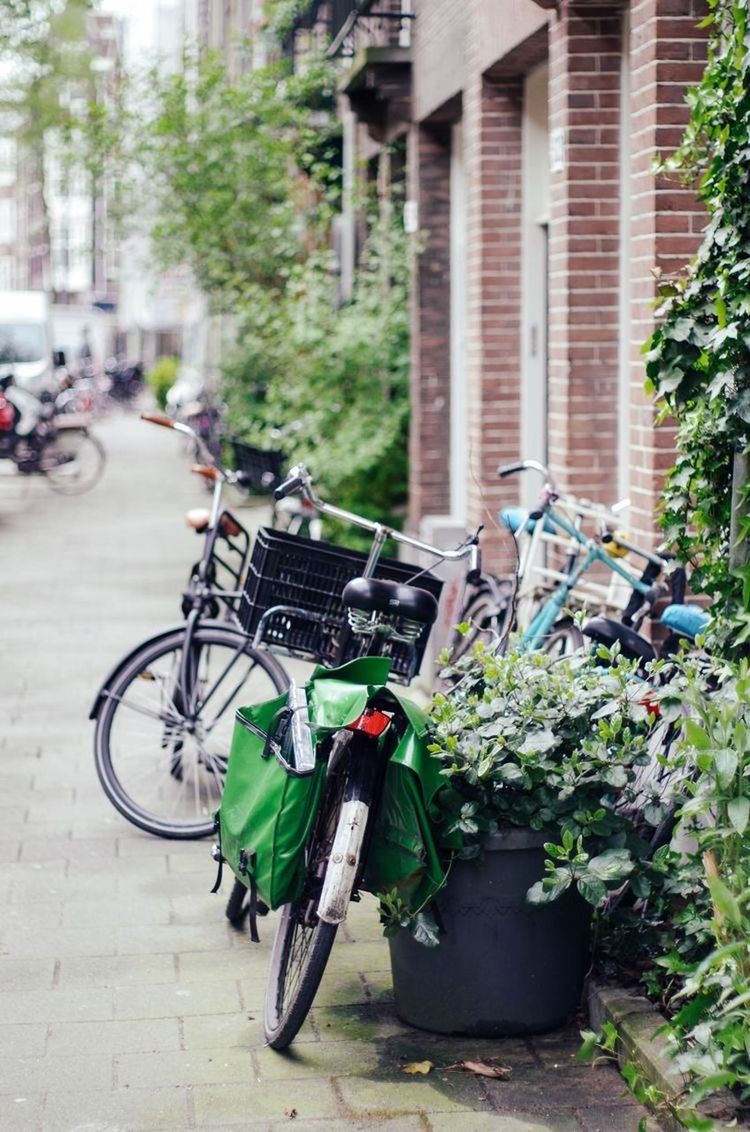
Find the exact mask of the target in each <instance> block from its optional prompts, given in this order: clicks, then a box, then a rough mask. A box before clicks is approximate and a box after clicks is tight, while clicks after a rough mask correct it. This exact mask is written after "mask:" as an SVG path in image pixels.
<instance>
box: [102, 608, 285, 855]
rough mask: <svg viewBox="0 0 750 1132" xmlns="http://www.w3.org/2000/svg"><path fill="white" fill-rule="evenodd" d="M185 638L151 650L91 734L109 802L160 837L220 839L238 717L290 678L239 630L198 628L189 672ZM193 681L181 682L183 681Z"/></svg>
mask: <svg viewBox="0 0 750 1132" xmlns="http://www.w3.org/2000/svg"><path fill="white" fill-rule="evenodd" d="M185 641H186V628H180V629H176V630H175V631H174V633H171V634H168V635H166V636H162V637H159V638H158V639H156V640H153V641H146V642H145V643H144V645H143V646H142V647H141V648H140V649H139V650H137V652H135V653H134V654H133V656H131V657H130V658H129V660H128V662H127V663H126V664H124V665H123V667H122V668H121V669H120V671H119V672H118V673H117V674H116V676H115V677H114V678H113V680H112V681H111V683H110V685H109V687H108V688H107V689H106V690H105V692H104V703H103V706H102V708H101V710H100V711H99V714H98V716H97V721H96V731H95V734H94V757H95V762H96V769H97V773H98V775H99V780H100V782H101V784H102V787H103V788H104V792H105V794H106V795H107V797H108V798H109V800H110V802H112V804H113V805H114V806H115V808H116V809H117V810H119V812H120V813H121V814H122V815H123V817H125V818H127V820H128V821H130V822H132V823H133V825H136V826H138V828H139V829H143V830H146V832H147V833H153V834H155V835H156V836H157V837H168V838H178V839H183V840H185V839H193V838H198V837H206V836H208V834H210V833H211V832H212V831H213V814H214V813H215V811H216V809H217V808H218V805H219V802H220V800H221V794H222V790H223V788H224V777H225V774H226V768H227V761H228V758H229V748H230V744H231V740H232V731H233V728H234V715H235V712H236V710H237V708H238V707H240V706H245V705H247V704H252V703H260V702H261V701H263V700H267V699H270V698H272V697H273V696H275V695H278V694H279V692H283V691H284V690H285V689H286V688H288V686H289V678H288V677H287V675H286V673H285V671H284V669H283V668H282V667H281V665H280V664H279V663H278V661H277V660H276V659H275V657H272V656H270V655H269V654H268V653H265V652H260V651H258V650H256V649H254V648H253V647H252V644H251V642H250V640H249V639H248V638H247V637H246V636H245V635H244V633H241V632H240V631H239V630H236V629H232V628H229V627H226V628H225V627H223V626H218V625H211V626H208V625H199V626H198V627H197V628H196V629H195V631H194V633H193V636H192V642H191V645H190V655H189V657H188V658H187V664H183V654H184V650H185ZM185 671H186V672H187V677H186V679H185V680H184V681H181V673H184V672H185Z"/></svg>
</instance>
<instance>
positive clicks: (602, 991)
mask: <svg viewBox="0 0 750 1132" xmlns="http://www.w3.org/2000/svg"><path fill="white" fill-rule="evenodd" d="M586 998H587V1003H588V1012H589V1019H590V1022H591V1026H592V1028H593V1029H595V1030H600V1029H601V1028H602V1025H603V1024H604V1023H605V1022H611V1023H613V1024H614V1025H615V1026H616V1027H617V1033H618V1043H617V1050H616V1056H617V1063H618V1065H619V1066H620V1067H622V1065H623V1064H624V1063H625V1062H633V1063H634V1064H635V1065H636V1066H637V1067H638V1069H639V1070H640V1072H641V1074H642V1075H643V1078H644V1080H645V1082H646V1083H647V1084H649V1085H654V1086H655V1087H656V1089H658V1091H659V1092H660V1093H661V1094H662V1095H663V1096H664V1098H665V1100H666V1101H668V1102H669V1103H670V1104H671V1105H674V1107H675V1108H676V1109H678V1110H679V1109H680V1108H683V1107H684V1089H685V1085H686V1078H685V1077H684V1075H683V1074H682V1073H680V1072H679V1070H678V1069H676V1068H675V1064H674V1061H673V1059H672V1057H671V1056H670V1054H669V1049H668V1045H667V1040H666V1038H665V1037H663V1036H662V1035H661V1034H657V1031H658V1030H659V1029H660V1027H662V1026H664V1024H665V1023H666V1021H667V1019H666V1018H665V1017H664V1015H663V1014H662V1013H661V1012H660V1011H659V1010H657V1009H656V1008H655V1007H654V1005H653V1003H651V1002H649V1000H648V999H647V998H644V997H643V995H638V994H634V993H632V992H630V991H627V990H625V989H624V988H623V987H617V986H603V985H601V984H598V983H595V982H589V983H588V986H587V991H586ZM722 1102H724V1103H722ZM714 1106H715V1108H716V1110H718V1109H719V1108H721V1110H722V1116H726V1114H727V1109H730V1111H731V1109H733V1108H734V1107H735V1103H734V1099H733V1098H732V1097H730V1096H729V1095H728V1094H727V1093H725V1092H724V1093H718V1094H716V1097H715V1098H714ZM700 1111H701V1113H702V1114H703V1115H705V1116H711V1115H712V1106H711V1100H708V1101H706V1102H705V1104H703V1105H701V1106H700ZM656 1116H657V1118H658V1121H659V1124H660V1125H661V1127H662V1128H664V1129H666V1130H667V1132H684V1125H683V1124H681V1123H680V1122H679V1121H678V1120H677V1119H676V1118H675V1117H674V1116H673V1115H672V1114H671V1113H670V1112H669V1111H666V1110H665V1109H663V1108H660V1109H659V1110H658V1112H657V1113H656ZM730 1127H735V1125H734V1124H727V1123H724V1121H723V1120H719V1119H715V1123H714V1129H715V1130H716V1132H720V1130H721V1129H728V1128H730Z"/></svg>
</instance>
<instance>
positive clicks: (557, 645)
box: [539, 620, 585, 660]
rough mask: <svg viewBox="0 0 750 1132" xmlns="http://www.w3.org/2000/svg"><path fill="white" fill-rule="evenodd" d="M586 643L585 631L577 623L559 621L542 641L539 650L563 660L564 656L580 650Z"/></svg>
mask: <svg viewBox="0 0 750 1132" xmlns="http://www.w3.org/2000/svg"><path fill="white" fill-rule="evenodd" d="M584 644H585V640H584V636H583V633H582V632H581V630H580V629H579V628H578V626H577V625H574V624H573V622H572V621H569V620H565V621H558V622H557V623H556V624H555V625H553V626H552V628H551V630H550V631H549V633H548V634H547V636H546V637H545V638H544V640H543V641H542V643H541V645H540V646H539V651H540V652H543V653H546V654H547V656H550V657H552V658H553V659H555V660H561V659H562V658H563V657H564V656H571V655H572V654H573V653H575V652H579V651H580V649H582V648H583V646H584Z"/></svg>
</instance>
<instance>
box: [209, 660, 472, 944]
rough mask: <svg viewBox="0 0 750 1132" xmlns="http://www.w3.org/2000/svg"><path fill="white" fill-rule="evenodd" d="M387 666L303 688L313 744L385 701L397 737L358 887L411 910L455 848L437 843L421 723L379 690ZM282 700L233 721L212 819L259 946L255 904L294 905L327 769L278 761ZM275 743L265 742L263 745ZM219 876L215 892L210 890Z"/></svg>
mask: <svg viewBox="0 0 750 1132" xmlns="http://www.w3.org/2000/svg"><path fill="white" fill-rule="evenodd" d="M389 668H390V662H389V661H388V659H387V658H383V657H364V658H360V659H358V660H353V661H349V662H348V663H347V664H345V665H342V666H341V667H340V668H334V669H323V668H318V669H316V670H315V671H314V672H313V675H312V678H311V680H310V681H309V682H308V684H307V685H306V692H307V698H308V705H309V715H310V724H311V727H312V731H313V739H314V741H316V740H319V739H320V738H321V736H322V735H325V734H326V733H330V732H332V731H336V730H338V729H339V728H341V727H346V726H347V725H348V724H350V723H352V722H354V721H355V720H356V719H357V718H358V717H359V716H360V715H361V714H362V712H363V711H364V709H365V707H366V706H367V704H368V703H369V702H370V701H371V700H372V699H373V698H374V697H375V696H378V697H380V699H381V702H382V697H383V696H384V695H385V696H386V698H387V697H389V696H390V698H391V699H392V702H393V708H394V710H398V711H399V714H400V715H402V716H403V717H405V720H404V722H405V727H404V728H403V731H402V733H401V735H400V738H399V741H398V743H397V745H396V747H395V750H393V751H392V752H391V755H390V761H389V764H388V768H387V772H386V776H385V783H384V789H383V794H382V797H381V800H380V806H379V808H378V813H377V815H376V816H375V824H374V827H373V830H372V837H371V841H370V847H369V853H368V858H367V862H366V867H365V875H364V877H363V878H362V887H363V888H365V889H366V890H369V891H370V892H374V893H378V892H387V891H391V890H393V889H394V888H395V889H396V890H397V892H398V893H399V895H400V896H401V898H402V899H403V900H404V901H405V902H406V903H407V905H408V906H409V907H411V908H413V909H414V910H417V909H419V908H420V907H422V906H424V905H425V903H427V902H428V901H429V900H430V899H431V898H432V896H433V895H434V894H435V893H436V892H437V891H438V890H439V889H440V887H441V886H442V884H443V883H444V880H445V868H444V865H443V861H442V859H441V849H442V850H447V851H450V850H452V849H454V848H456V845H455V844H454V842H455V838H452V839H451V838H445V837H441V838H440V845H438V842H437V839H436V832H435V831H436V829H437V827H439V826H440V824H441V814H440V807H439V801H438V794H439V791H440V789H441V788H442V787H443V786H444V785H445V780H444V779H443V777H442V775H441V773H440V771H441V764H440V763H439V762H438V761H437V760H436V759H433V758H432V757H431V756H430V754H429V752H428V751H427V736H426V719H425V716H424V714H423V713H422V712H421V711H420V710H419V709H418V708H417V707H415V706H414V704H412V703H410V701H409V700H407V699H402V698H401V697H399V696H397V695H395V694H394V693H392V692H390V691H389V690H388V689H387V688H386V681H387V679H388V674H389ZM288 710H289V709H288V694H287V693H284V694H283V695H281V696H277V697H276V699H273V700H269V701H268V702H267V703H264V704H260V705H258V706H256V707H243V708H240V710H239V711H238V712H237V716H236V720H237V722H236V724H235V729H234V736H233V739H232V748H231V752H230V757H229V766H228V769H227V776H226V782H225V785H224V794H223V796H222V800H221V806H220V808H219V811H218V813H217V815H216V817H217V830H218V834H219V854H220V860H221V861H224V862H226V863H227V864H228V865H229V867H230V868H231V870H232V872H233V873H234V874H235V876H236V877H237V878H238V879H239V880H240V881H242V883H243V884H244V885H245V886H246V887H247V888H248V889H249V890H250V913H251V914H250V931H251V936H252V938H253V939H256V940H257V931H256V927H255V915H254V913H255V910H256V908H257V902H258V899H260V900H262V901H263V903H265V904H267V905H268V907H269V908H278V907H280V906H281V905H282V904H286V903H289V902H290V901H292V900H296V899H297V897H298V896H299V895H300V893H301V891H302V884H303V882H304V867H305V862H304V847H305V843H306V841H307V839H308V837H309V835H310V832H311V830H312V827H313V823H314V820H315V815H316V813H317V809H318V805H319V802H320V797H321V791H322V787H323V784H324V782H325V769H326V768H325V765H324V764H323V763H317V764H316V765H315V767H314V769H312V770H311V771H309V772H307V773H303V774H300V773H299V772H298V771H296V770H295V769H294V768H293V767H292V766H290V765H289V763H288V762H287V761H286V758H285V751H286V747H287V744H286V743H285V742H284V741H283V740H282V741H280V740H281V736H282V735H283V730H284V715H285V712H286V714H287V716H288ZM269 734H270V736H271V738H272V739H273V740H274V742H273V744H272V743H271V742H269V741H268V736H269ZM219 882H220V875H219V878H217V883H216V886H215V889H214V890H215V891H216V890H217V889H218V885H219Z"/></svg>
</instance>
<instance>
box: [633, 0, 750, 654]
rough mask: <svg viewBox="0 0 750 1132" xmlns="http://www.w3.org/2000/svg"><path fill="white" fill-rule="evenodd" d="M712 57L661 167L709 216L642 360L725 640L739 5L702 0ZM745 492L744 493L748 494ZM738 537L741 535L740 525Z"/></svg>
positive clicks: (734, 632)
mask: <svg viewBox="0 0 750 1132" xmlns="http://www.w3.org/2000/svg"><path fill="white" fill-rule="evenodd" d="M709 6H710V15H709V17H708V18H707V20H706V23H707V24H710V26H711V38H710V50H709V62H708V66H707V68H706V71H705V75H704V77H703V79H702V81H701V82H700V83H699V84H698V86H697V87H695V89H693V90H692V91H691V92H689V95H688V98H689V102H690V107H691V117H690V124H689V126H688V129H687V131H686V134H685V137H684V141H683V144H682V145H681V147H680V149H679V150H678V151H677V152H676V154H674V156H673V157H671V158H670V159H669V160H668V161H667V162H665V169H666V170H668V171H672V172H676V173H679V174H681V175H682V176H683V177H685V178H687V179H689V180H691V181H695V180H696V179H698V178H699V195H700V198H701V200H702V201H703V202H704V203H705V205H706V207H707V209H708V213H709V223H708V227H707V230H706V234H705V238H704V240H703V243H702V245H701V247H700V250H699V252H698V254H697V256H696V257H695V260H694V261H693V263H692V264H691V266H690V268H689V270H688V271H687V273H686V274H685V275H684V277H683V278H681V279H679V280H678V281H677V282H675V283H664V284H663V285H662V286H661V288H660V290H661V295H662V298H663V303H662V305H661V308H660V310H659V314H660V315H661V316H662V318H663V321H662V322H661V324H660V325H659V327H658V328H657V330H656V332H655V334H654V335H653V338H652V339H651V342H650V343H649V344H648V353H647V355H646V361H647V366H646V368H647V373H648V378H649V381H650V383H651V386H652V388H653V389H654V390H655V391H656V393H657V394H658V396H659V398H660V399H661V401H662V403H663V404H665V405H666V406H667V407H668V409H669V410H671V411H673V412H674V413H675V415H676V417H677V420H678V425H679V432H678V448H679V455H678V459H677V464H676V466H675V469H674V471H673V472H672V474H671V475H670V477H669V478H668V482H667V486H666V493H665V502H664V524H665V528H666V531H667V534H668V536H669V539H670V541H671V542H672V543H673V544H674V545H675V546H676V548H677V549H678V551H679V553H680V555H681V556H682V557H683V558H684V559H685V560H686V561H688V562H690V563H691V564H692V565H693V567H694V573H693V583H692V584H693V587H694V588H695V589H696V590H698V591H702V592H705V593H707V594H709V595H710V596H711V597H712V598H713V599H715V601H716V611H717V613H718V614H720V615H721V616H722V617H723V619H724V621H725V625H726V627H727V633H728V635H729V636H731V637H732V639H733V641H734V644H735V645H736V644H738V643H740V644H741V643H742V641H743V640H744V639H746V638H747V637H748V635H750V586H749V585H748V581H750V575H748V572H747V569H746V568H745V569H740V570H735V571H730V569H729V565H728V561H729V552H730V549H731V547H730V523H731V486H732V484H731V481H732V465H733V458H734V453H735V452H738V451H744V450H746V449H747V447H748V443H749V442H750V352H749V350H748V347H749V345H750V161H748V158H749V157H750V55H749V54H748V50H747V36H748V0H709ZM747 490H748V489H747V488H745V489H744V492H745V496H747ZM737 533H738V535H739V537H740V538H741V539H743V540H744V539H746V538H747V537H748V534H750V531H749V530H748V529H747V526H741V527H740V528H739V529H738V532H737Z"/></svg>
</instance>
